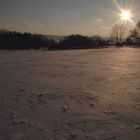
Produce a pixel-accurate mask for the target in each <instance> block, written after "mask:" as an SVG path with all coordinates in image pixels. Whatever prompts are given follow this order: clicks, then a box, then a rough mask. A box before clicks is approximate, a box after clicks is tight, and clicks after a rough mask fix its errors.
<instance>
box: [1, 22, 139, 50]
mask: <svg viewBox="0 0 140 140" xmlns="http://www.w3.org/2000/svg"><path fill="white" fill-rule="evenodd" d="M125 29H126V28H125V27H124V26H123V25H114V26H113V27H112V32H111V34H110V39H108V40H105V39H103V38H101V37H100V36H96V35H94V36H92V37H88V36H83V35H70V36H67V37H65V38H64V39H63V40H60V41H59V42H57V41H55V40H53V39H48V38H47V37H46V36H45V35H40V34H31V33H27V32H26V33H20V32H15V31H7V30H0V49H40V48H47V49H49V50H64V49H67V50H68V49H90V48H105V47H107V46H110V45H121V44H127V45H135V44H137V45H139V44H140V22H139V23H138V24H137V25H136V27H135V28H134V30H132V31H131V32H130V34H129V35H128V36H127V37H126V36H125Z"/></svg>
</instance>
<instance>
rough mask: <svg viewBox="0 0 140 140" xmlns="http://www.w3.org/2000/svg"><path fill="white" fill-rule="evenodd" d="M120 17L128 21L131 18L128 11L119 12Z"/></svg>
mask: <svg viewBox="0 0 140 140" xmlns="http://www.w3.org/2000/svg"><path fill="white" fill-rule="evenodd" d="M120 16H121V19H122V20H124V21H130V20H131V18H132V13H131V11H129V10H121V13H120Z"/></svg>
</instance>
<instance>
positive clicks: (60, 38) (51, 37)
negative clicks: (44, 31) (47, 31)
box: [46, 35, 67, 42]
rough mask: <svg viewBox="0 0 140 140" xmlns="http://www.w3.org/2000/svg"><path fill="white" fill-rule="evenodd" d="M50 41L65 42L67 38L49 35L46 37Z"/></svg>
mask: <svg viewBox="0 0 140 140" xmlns="http://www.w3.org/2000/svg"><path fill="white" fill-rule="evenodd" d="M46 37H47V38H48V39H53V40H55V41H57V42H58V41H60V40H63V39H64V38H65V37H67V36H58V35H47V36H46Z"/></svg>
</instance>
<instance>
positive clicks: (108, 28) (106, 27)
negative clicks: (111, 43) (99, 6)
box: [101, 26, 110, 30]
mask: <svg viewBox="0 0 140 140" xmlns="http://www.w3.org/2000/svg"><path fill="white" fill-rule="evenodd" d="M101 28H102V29H104V30H110V27H108V26H101Z"/></svg>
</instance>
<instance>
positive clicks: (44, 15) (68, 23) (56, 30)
mask: <svg viewBox="0 0 140 140" xmlns="http://www.w3.org/2000/svg"><path fill="white" fill-rule="evenodd" d="M119 6H122V7H124V8H126V6H127V7H134V8H135V15H137V14H138V13H140V1H139V0H0V28H6V29H9V30H16V31H22V32H25V31H29V32H32V33H41V34H51V35H52V34H55V35H68V34H72V33H73V34H83V35H93V34H99V35H102V36H108V34H109V32H110V29H111V27H112V25H113V24H114V23H115V22H116V21H117V20H118V18H119V17H118V15H117V14H115V12H116V13H117V12H118V13H119V12H120V11H119ZM125 14H126V16H128V15H127V14H128V13H125ZM125 18H128V17H125ZM133 20H134V22H137V21H138V20H140V19H138V18H137V17H136V16H135V17H133ZM132 26H133V25H131V24H128V28H132Z"/></svg>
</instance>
